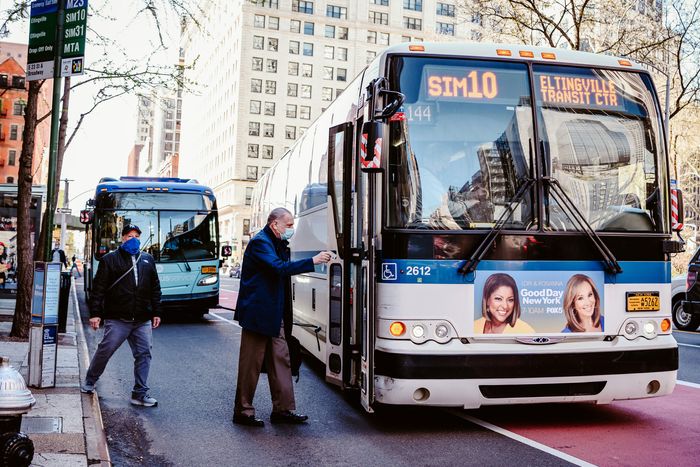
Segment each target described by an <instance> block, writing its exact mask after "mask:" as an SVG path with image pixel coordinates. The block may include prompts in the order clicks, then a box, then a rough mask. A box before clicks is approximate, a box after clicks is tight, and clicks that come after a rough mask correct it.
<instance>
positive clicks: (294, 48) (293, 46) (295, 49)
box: [289, 41, 299, 55]
mask: <svg viewBox="0 0 700 467" xmlns="http://www.w3.org/2000/svg"><path fill="white" fill-rule="evenodd" d="M289 53H290V54H292V55H299V41H289Z"/></svg>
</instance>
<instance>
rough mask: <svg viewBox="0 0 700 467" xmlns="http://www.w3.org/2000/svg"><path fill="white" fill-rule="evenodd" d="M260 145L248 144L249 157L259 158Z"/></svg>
mask: <svg viewBox="0 0 700 467" xmlns="http://www.w3.org/2000/svg"><path fill="white" fill-rule="evenodd" d="M259 147H260V146H259V145H257V144H248V157H252V158H257V157H258V149H259Z"/></svg>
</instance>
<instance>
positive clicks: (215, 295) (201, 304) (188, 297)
mask: <svg viewBox="0 0 700 467" xmlns="http://www.w3.org/2000/svg"><path fill="white" fill-rule="evenodd" d="M160 302H161V306H162V307H163V308H165V309H166V310H176V311H177V310H208V309H210V308H215V307H216V306H218V305H219V292H218V291H214V292H203V293H192V294H177V295H163V296H162V297H161V299H160Z"/></svg>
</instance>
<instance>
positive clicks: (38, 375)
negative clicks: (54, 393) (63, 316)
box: [29, 262, 61, 388]
mask: <svg viewBox="0 0 700 467" xmlns="http://www.w3.org/2000/svg"><path fill="white" fill-rule="evenodd" d="M60 288H61V263H43V262H35V263H34V284H33V290H32V305H31V310H32V327H31V330H30V334H29V385H30V386H33V387H36V388H50V387H54V386H55V385H56V356H57V350H58V308H59V303H58V302H59V298H60Z"/></svg>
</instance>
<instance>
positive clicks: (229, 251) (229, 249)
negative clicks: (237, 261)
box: [221, 245, 233, 258]
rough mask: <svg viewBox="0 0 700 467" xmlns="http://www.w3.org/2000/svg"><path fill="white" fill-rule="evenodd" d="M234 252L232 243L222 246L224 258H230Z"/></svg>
mask: <svg viewBox="0 0 700 467" xmlns="http://www.w3.org/2000/svg"><path fill="white" fill-rule="evenodd" d="M232 254H233V248H232V247H231V245H224V246H222V247H221V256H223V257H224V258H228V257H229V256H231V255H232Z"/></svg>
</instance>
